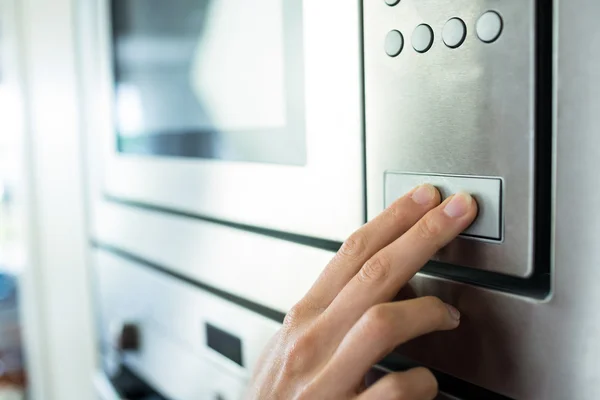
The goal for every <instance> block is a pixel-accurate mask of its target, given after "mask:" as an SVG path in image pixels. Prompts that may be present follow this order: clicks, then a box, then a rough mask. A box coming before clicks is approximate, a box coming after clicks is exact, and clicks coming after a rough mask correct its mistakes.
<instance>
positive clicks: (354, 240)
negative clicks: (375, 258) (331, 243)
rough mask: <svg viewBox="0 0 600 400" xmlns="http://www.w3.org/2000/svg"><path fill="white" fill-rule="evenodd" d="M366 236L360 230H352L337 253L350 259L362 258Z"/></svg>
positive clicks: (366, 241)
mask: <svg viewBox="0 0 600 400" xmlns="http://www.w3.org/2000/svg"><path fill="white" fill-rule="evenodd" d="M367 245H368V239H367V236H366V235H365V234H364V233H362V232H360V231H357V232H354V233H353V234H352V235H350V237H349V238H348V239H346V241H345V242H344V243H343V244H342V247H340V250H339V252H338V253H339V254H340V255H342V256H346V257H348V258H352V259H359V258H362V257H363V256H364V254H365V252H366V250H367Z"/></svg>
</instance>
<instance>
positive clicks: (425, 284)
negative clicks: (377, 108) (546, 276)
mask: <svg viewBox="0 0 600 400" xmlns="http://www.w3.org/2000/svg"><path fill="white" fill-rule="evenodd" d="M365 3H366V4H370V3H371V2H368V3H367V2H365ZM375 3H377V2H376V1H374V2H373V4H375ZM403 3H404V1H402V2H400V3H399V5H397V6H395V7H388V6H386V7H388V9H389V10H397V9H398V7H399V6H400V4H403ZM448 4H449V7H454V5H450V3H448ZM452 4H454V3H452ZM456 4H457V6H458V4H459V3H456ZM460 4H462V3H460ZM490 4H492V3H491V2H490ZM493 4H501V3H500V2H494V3H493ZM554 4H555V13H556V15H555V20H556V27H557V30H556V31H555V38H556V43H555V46H556V48H555V57H554V60H555V63H556V65H555V67H556V71H557V73H556V76H555V83H556V85H555V88H554V89H555V91H554V97H555V100H556V110H555V116H554V118H555V121H554V132H553V136H554V137H555V143H556V146H555V153H554V155H553V159H554V165H553V190H554V194H553V198H552V203H553V216H552V231H553V240H552V243H551V247H550V248H548V249H547V250H548V251H549V252H550V251H551V252H552V271H551V272H552V277H553V280H552V292H551V295H550V296H548V298H547V299H545V300H542V301H539V300H534V299H530V298H525V297H520V296H516V295H511V294H507V293H500V292H496V291H492V290H486V289H482V288H478V287H473V286H469V285H465V284H460V283H455V282H450V281H447V280H443V279H438V278H434V277H431V276H427V275H425V274H419V275H418V276H417V277H415V278H414V279H413V281H412V282H411V284H410V287H409V292H412V294H419V295H437V296H440V297H441V298H442V299H444V300H445V301H447V302H449V303H452V304H454V305H456V306H457V307H458V308H459V309H460V310H461V312H462V324H461V327H460V328H459V330H458V331H456V332H444V333H440V334H435V335H431V336H428V337H426V338H424V339H422V340H419V341H415V342H413V343H411V345H409V346H406V347H404V348H402V349H400V352H402V353H404V354H407V355H410V356H411V357H412V358H414V359H416V360H417V361H420V362H423V363H425V364H426V365H429V366H431V367H434V368H436V369H439V370H441V371H443V372H446V373H448V374H450V375H453V376H455V377H457V378H460V379H463V380H465V381H469V382H472V383H474V384H476V385H479V386H482V387H484V388H487V389H489V390H493V391H495V392H498V393H501V394H504V395H506V396H510V397H512V398H515V399H526V400H564V399H574V400H587V399H594V398H598V396H600V368H598V360H599V359H600V342H599V341H598V339H597V338H598V337H599V336H600V318H599V316H598V309H599V307H600V291H599V290H598V282H599V281H600V269H599V268H598V265H600V246H598V243H599V241H600V214H599V213H598V212H597V207H598V204H600V188H599V187H598V185H594V182H595V181H596V180H597V172H596V166H597V163H598V159H599V158H600V135H599V134H598V126H600V113H598V110H599V109H600V75H599V74H598V65H600V52H598V51H596V49H597V48H598V46H600V25H598V24H597V16H598V15H599V14H600V3H598V2H597V1H595V0H570V1H566V0H555V2H554ZM384 5H385V3H384ZM463 6H464V4H463ZM467 9H468V7H467ZM458 11H460V10H458ZM458 11H457V16H459V17H461V15H462V14H461V15H459V14H458ZM461 18H465V21H467V19H466V17H461ZM505 20H506V21H510V20H509V19H506V18H505ZM469 21H470V22H468V23H467V28H468V32H469V33H468V39H467V40H472V36H471V35H472V34H473V30H472V29H473V28H472V26H473V22H472V21H474V20H473V19H470V20H469ZM508 26H509V25H508V22H507V25H506V29H508ZM507 32H508V30H506V31H504V33H503V35H504V34H506V33H507ZM503 37H504V36H501V39H499V40H502V38H503ZM477 40H478V39H477ZM498 43H500V42H498ZM439 44H440V43H439V42H436V43H435V44H434V47H433V48H432V50H430V51H434V49H436V48H437V47H438V46H439ZM441 45H442V46H445V45H443V43H442V44H441ZM465 45H466V43H465ZM379 49H380V50H381V51H383V49H382V46H381V45H380V46H379ZM459 49H460V48H459ZM405 50H406V49H405ZM457 50H458V49H457ZM411 51H412V50H411ZM448 51H451V50H450V49H448ZM402 54H404V53H402ZM431 54H433V53H431ZM401 56H402V55H400V56H399V57H401ZM367 101H368V100H367ZM509 122H510V121H509ZM368 128H369V127H368ZM91 132H93V130H92V131H91ZM548 134H549V133H548ZM516 151H517V152H521V151H522V148H521V149H518V148H516ZM474 154H475V153H474ZM95 156H97V154H96V153H94V149H93V148H90V157H95ZM473 157H476V155H473ZM371 161H372V160H371ZM451 161H452V162H456V163H459V164H462V165H468V164H469V158H466V159H464V160H460V159H458V160H451ZM444 162H445V163H448V160H446V161H444ZM480 162H481V163H483V164H485V162H482V161H481V160H480ZM435 172H437V171H435ZM466 172H468V171H466ZM473 172H474V173H477V174H479V173H483V172H484V171H483V170H476V171H473ZM515 174H516V173H515ZM524 175H527V174H524ZM498 176H501V175H498ZM511 176H513V177H514V175H511ZM504 178H506V176H505V175H504ZM522 179H523V180H525V179H527V180H529V179H530V178H525V177H522ZM371 180H372V182H373V183H374V184H377V185H379V186H380V188H382V187H383V174H377V176H374V177H372V179H371ZM509 189H510V187H509ZM511 190H512V189H511ZM528 190H529V189H528ZM528 190H526V192H528ZM376 195H377V196H379V200H377V202H376V203H372V205H373V204H374V205H375V206H377V207H379V206H382V205H383V190H381V191H377V193H376ZM528 196H529V194H523V196H522V198H527V197H528ZM517 197H518V198H521V197H519V196H517ZM524 206H525V207H529V206H530V204H529V203H527V204H526V205H524ZM92 217H93V221H92V222H93V232H92V235H93V237H95V238H96V239H98V240H102V241H105V242H107V243H110V244H113V245H115V246H120V247H123V248H125V249H127V250H129V251H131V252H134V253H136V254H139V255H141V256H144V257H147V258H149V259H151V260H155V261H156V262H160V263H161V264H163V265H165V266H167V267H168V268H169V269H172V270H174V271H177V272H178V273H181V274H182V275H185V276H188V277H191V278H193V279H199V280H206V281H207V282H209V283H210V284H212V285H214V286H216V287H219V288H222V289H223V290H228V291H231V292H232V293H237V294H239V295H240V296H243V297H247V298H249V299H252V300H254V301H257V302H260V303H262V304H265V305H267V306H270V307H273V308H276V309H278V310H281V311H282V312H285V311H287V310H288V309H289V307H291V306H292V305H293V304H294V302H295V301H296V300H297V299H299V298H300V297H301V296H302V295H303V294H304V293H305V291H306V289H307V288H308V287H309V286H310V284H311V283H312V281H313V280H314V279H316V277H317V275H318V274H319V272H320V270H321V269H322V268H323V266H324V265H325V263H326V262H327V261H328V260H329V259H330V258H331V257H332V256H333V254H332V253H331V252H328V251H324V250H320V249H315V248H310V247H307V246H301V245H294V244H292V243H288V242H285V241H280V240H276V239H273V238H267V237H262V236H259V235H255V234H251V233H248V232H242V231H236V230H234V229H231V228H226V227H222V226H217V225H214V224H210V223H202V222H199V221H192V220H187V219H185V218H181V217H174V216H168V215H163V214H160V213H154V212H149V211H144V210H136V209H132V208H130V207H125V206H119V205H115V204H108V203H104V202H98V203H96V204H95V205H94V211H93V213H92ZM527 224H529V222H527ZM509 235H510V234H509V233H508V231H507V236H509ZM188 329H189V328H188Z"/></svg>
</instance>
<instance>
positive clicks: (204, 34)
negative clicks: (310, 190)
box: [112, 0, 306, 165]
mask: <svg viewBox="0 0 600 400" xmlns="http://www.w3.org/2000/svg"><path fill="white" fill-rule="evenodd" d="M112 33H113V43H112V45H113V64H114V77H115V82H114V84H115V115H116V131H117V139H118V140H117V145H118V150H119V151H120V152H122V153H134V154H151V155H161V156H179V157H198V158H214V159H224V160H236V161H252V162H264V163H279V164H291V165H302V164H305V161H306V143H305V142H306V137H305V121H304V115H305V111H304V67H303V64H304V56H303V40H302V35H303V33H302V2H301V1H300V0H260V1H252V0H172V1H164V0H113V1H112Z"/></svg>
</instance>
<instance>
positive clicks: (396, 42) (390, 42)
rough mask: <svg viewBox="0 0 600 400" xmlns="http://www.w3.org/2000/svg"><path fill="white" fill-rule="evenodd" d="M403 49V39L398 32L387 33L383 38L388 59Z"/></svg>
mask: <svg viewBox="0 0 600 400" xmlns="http://www.w3.org/2000/svg"><path fill="white" fill-rule="evenodd" d="M403 47H404V38H403V37H402V34H401V33H400V32H398V31H389V32H388V34H387V35H386V36H385V44H384V48H385V53H386V54H387V55H388V56H390V57H396V56H397V55H398V54H400V52H401V51H402V48H403Z"/></svg>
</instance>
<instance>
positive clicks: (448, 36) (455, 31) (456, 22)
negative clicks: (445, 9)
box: [442, 18, 467, 49]
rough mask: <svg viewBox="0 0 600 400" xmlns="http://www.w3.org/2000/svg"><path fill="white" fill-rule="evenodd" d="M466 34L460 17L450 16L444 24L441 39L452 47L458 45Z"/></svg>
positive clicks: (465, 27) (465, 28)
mask: <svg viewBox="0 0 600 400" xmlns="http://www.w3.org/2000/svg"><path fill="white" fill-rule="evenodd" d="M466 36H467V26H466V25H465V23H464V22H463V20H462V19H460V18H451V19H449V20H448V21H447V22H446V24H445V25H444V29H443V31H442V40H443V41H444V44H445V45H446V46H448V47H450V48H452V49H455V48H457V47H459V46H460V45H461V44H462V43H463V42H464V41H465V37H466Z"/></svg>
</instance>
